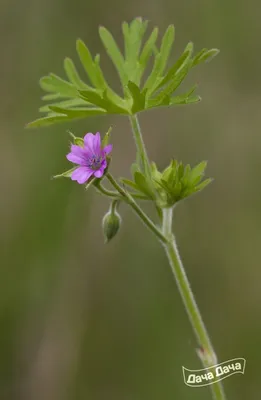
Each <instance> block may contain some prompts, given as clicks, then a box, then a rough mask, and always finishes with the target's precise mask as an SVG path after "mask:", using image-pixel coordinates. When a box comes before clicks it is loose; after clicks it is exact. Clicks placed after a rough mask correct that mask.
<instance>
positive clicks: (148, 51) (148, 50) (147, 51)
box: [139, 27, 159, 72]
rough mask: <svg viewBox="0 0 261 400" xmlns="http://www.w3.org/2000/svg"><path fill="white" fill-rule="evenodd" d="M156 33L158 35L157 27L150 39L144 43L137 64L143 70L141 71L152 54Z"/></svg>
mask: <svg viewBox="0 0 261 400" xmlns="http://www.w3.org/2000/svg"><path fill="white" fill-rule="evenodd" d="M158 33H159V30H158V28H157V27H156V28H154V29H153V31H152V32H151V34H150V37H149V38H148V40H147V41H146V43H145V45H144V47H143V50H142V52H141V55H140V60H139V62H140V65H141V67H142V68H143V71H144V69H145V67H146V65H147V62H148V60H149V58H150V56H151V55H152V53H153V49H154V45H155V43H156V40H157V37H158ZM143 71H142V72H143Z"/></svg>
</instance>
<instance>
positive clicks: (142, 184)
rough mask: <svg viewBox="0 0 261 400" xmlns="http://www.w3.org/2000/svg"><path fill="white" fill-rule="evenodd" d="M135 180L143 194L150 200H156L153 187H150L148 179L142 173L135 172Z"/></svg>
mask: <svg viewBox="0 0 261 400" xmlns="http://www.w3.org/2000/svg"><path fill="white" fill-rule="evenodd" d="M134 180H135V183H136V185H137V186H138V188H139V190H140V191H141V192H143V193H144V194H146V195H147V196H148V197H150V198H154V193H153V191H152V190H151V187H150V185H149V183H148V182H147V179H146V178H145V176H144V175H143V174H142V173H141V172H135V174H134Z"/></svg>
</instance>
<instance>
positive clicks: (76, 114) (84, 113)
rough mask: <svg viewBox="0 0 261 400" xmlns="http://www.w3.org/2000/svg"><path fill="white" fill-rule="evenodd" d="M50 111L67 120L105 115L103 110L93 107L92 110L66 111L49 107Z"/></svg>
mask: <svg viewBox="0 0 261 400" xmlns="http://www.w3.org/2000/svg"><path fill="white" fill-rule="evenodd" d="M50 109H51V110H52V111H54V112H56V113H58V114H65V115H66V116H67V117H69V119H73V118H85V117H93V116H96V115H104V114H106V111H105V110H102V109H101V108H94V107H93V108H91V107H86V108H84V107H82V108H74V109H68V108H61V107H55V106H50Z"/></svg>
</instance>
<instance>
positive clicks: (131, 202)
mask: <svg viewBox="0 0 261 400" xmlns="http://www.w3.org/2000/svg"><path fill="white" fill-rule="evenodd" d="M106 177H107V178H108V180H109V181H110V183H111V184H112V186H113V187H114V188H115V189H116V190H117V191H118V192H119V193H120V194H121V195H122V197H123V198H125V199H126V200H127V202H128V204H129V205H130V206H131V207H132V209H133V210H134V211H135V212H136V214H137V215H138V216H139V218H140V219H141V220H142V222H144V224H145V225H146V226H147V227H148V228H149V229H150V230H151V231H152V232H153V233H154V234H155V235H156V236H157V238H158V239H159V240H160V241H162V242H164V243H165V242H166V241H167V240H166V238H165V236H164V235H163V234H162V232H161V231H160V229H159V228H158V227H157V226H156V225H155V224H154V222H153V221H152V220H151V219H150V218H149V217H148V216H147V215H146V214H145V213H144V211H143V210H142V209H141V208H140V206H139V205H138V204H137V203H136V201H135V200H134V198H133V197H132V196H131V195H130V193H128V192H127V191H125V190H124V189H123V188H122V187H121V186H120V185H119V184H118V182H117V181H116V180H115V179H114V178H113V176H112V175H111V174H110V173H107V174H106Z"/></svg>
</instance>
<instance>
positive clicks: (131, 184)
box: [120, 178, 140, 192]
mask: <svg viewBox="0 0 261 400" xmlns="http://www.w3.org/2000/svg"><path fill="white" fill-rule="evenodd" d="M120 180H121V182H122V183H124V185H126V186H129V187H131V188H132V189H134V190H136V191H137V192H139V191H140V189H139V186H138V185H137V184H136V183H135V182H133V181H131V180H129V179H126V178H121V179H120Z"/></svg>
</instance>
